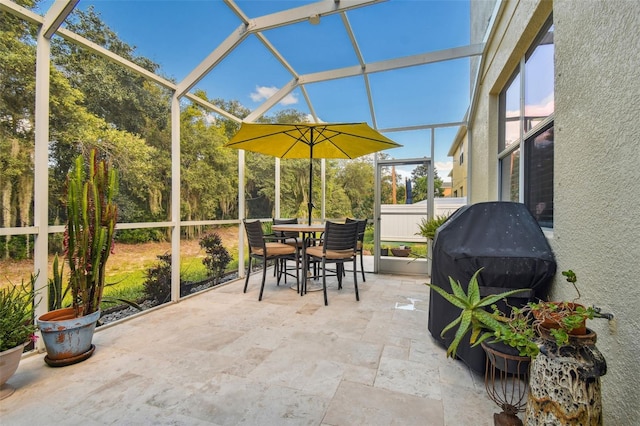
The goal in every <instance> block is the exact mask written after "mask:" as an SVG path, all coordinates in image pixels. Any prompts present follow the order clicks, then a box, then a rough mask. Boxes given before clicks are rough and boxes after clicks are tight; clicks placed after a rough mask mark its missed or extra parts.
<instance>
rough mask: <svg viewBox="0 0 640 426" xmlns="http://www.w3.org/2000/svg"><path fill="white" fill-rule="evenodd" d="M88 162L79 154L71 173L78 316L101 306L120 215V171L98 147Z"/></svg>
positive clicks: (71, 249) (68, 238) (70, 247)
mask: <svg viewBox="0 0 640 426" xmlns="http://www.w3.org/2000/svg"><path fill="white" fill-rule="evenodd" d="M87 163H88V170H85V159H84V156H82V155H80V156H78V158H76V161H75V164H74V167H73V169H72V170H71V172H70V173H69V175H68V177H67V225H66V228H65V241H64V242H65V253H66V257H67V261H68V264H69V286H70V288H71V294H72V298H73V308H74V310H75V312H76V315H78V316H82V315H87V314H90V313H93V312H96V311H97V310H99V309H100V302H101V300H102V293H103V290H104V287H105V267H106V263H107V259H108V258H109V254H110V253H111V249H112V245H113V236H114V231H115V226H116V219H117V216H118V209H117V206H116V204H115V202H114V199H115V196H116V194H117V192H118V179H117V175H116V171H115V170H114V169H111V168H110V167H109V164H108V163H107V162H106V161H104V160H98V154H97V152H96V150H95V149H93V150H91V152H90V153H89V158H88V161H87Z"/></svg>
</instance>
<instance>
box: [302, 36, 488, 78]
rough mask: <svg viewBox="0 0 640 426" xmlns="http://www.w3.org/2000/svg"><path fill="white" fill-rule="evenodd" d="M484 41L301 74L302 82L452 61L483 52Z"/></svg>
mask: <svg viewBox="0 0 640 426" xmlns="http://www.w3.org/2000/svg"><path fill="white" fill-rule="evenodd" d="M483 48H484V44H483V43H479V44H470V45H468V46H462V47H454V48H451V49H444V50H437V51H435V52H428V53H421V54H418V55H413V56H405V57H404V58H397V59H389V60H387V61H379V62H372V63H370V64H366V65H365V66H364V67H362V66H359V65H354V66H351V67H345V68H338V69H334V70H329V71H321V72H316V73H310V74H305V75H302V76H300V81H299V83H300V84H310V83H318V82H321V81H327V80H335V79H337V78H346V77H354V76H357V75H361V74H373V73H376V72H383V71H391V70H396V69H400V68H408V67H414V66H418V65H426V64H432V63H435V62H443V61H450V60H453V59H460V58H466V57H468V56H477V55H481V54H482V49H483Z"/></svg>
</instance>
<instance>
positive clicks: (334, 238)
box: [323, 222, 358, 251]
mask: <svg viewBox="0 0 640 426" xmlns="http://www.w3.org/2000/svg"><path fill="white" fill-rule="evenodd" d="M323 241H324V242H323V245H324V250H354V251H355V249H356V247H357V246H358V224H357V223H356V222H349V223H335V222H327V223H326V224H325V230H324V240H323Z"/></svg>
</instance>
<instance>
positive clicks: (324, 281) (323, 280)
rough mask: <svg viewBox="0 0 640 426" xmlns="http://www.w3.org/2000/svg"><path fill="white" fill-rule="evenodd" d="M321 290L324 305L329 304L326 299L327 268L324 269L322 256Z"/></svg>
mask: <svg viewBox="0 0 640 426" xmlns="http://www.w3.org/2000/svg"><path fill="white" fill-rule="evenodd" d="M322 292H323V293H324V306H327V305H328V304H329V301H328V300H327V270H326V269H325V262H324V258H322Z"/></svg>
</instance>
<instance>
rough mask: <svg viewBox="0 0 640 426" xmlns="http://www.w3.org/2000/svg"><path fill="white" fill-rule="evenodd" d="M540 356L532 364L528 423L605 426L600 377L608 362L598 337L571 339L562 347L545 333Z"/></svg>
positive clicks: (586, 336) (589, 331)
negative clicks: (597, 345)
mask: <svg viewBox="0 0 640 426" xmlns="http://www.w3.org/2000/svg"><path fill="white" fill-rule="evenodd" d="M541 334H542V337H541V343H542V346H541V347H540V353H539V354H538V356H537V357H536V358H535V359H534V360H533V361H532V362H531V369H530V377H529V398H528V400H527V408H526V415H525V424H526V425H528V426H535V425H549V424H553V425H558V426H561V425H567V426H568V425H576V424H580V425H602V396H601V387H600V377H601V376H604V375H605V374H606V372H607V363H606V361H605V359H604V357H603V356H602V353H600V351H599V350H598V348H596V346H595V343H596V339H597V335H596V333H595V332H594V331H592V330H589V329H587V334H585V335H583V336H569V344H568V345H564V346H561V347H558V346H557V345H556V343H555V341H554V339H553V338H552V337H551V335H550V334H549V333H548V331H546V330H544V329H542V330H541Z"/></svg>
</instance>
